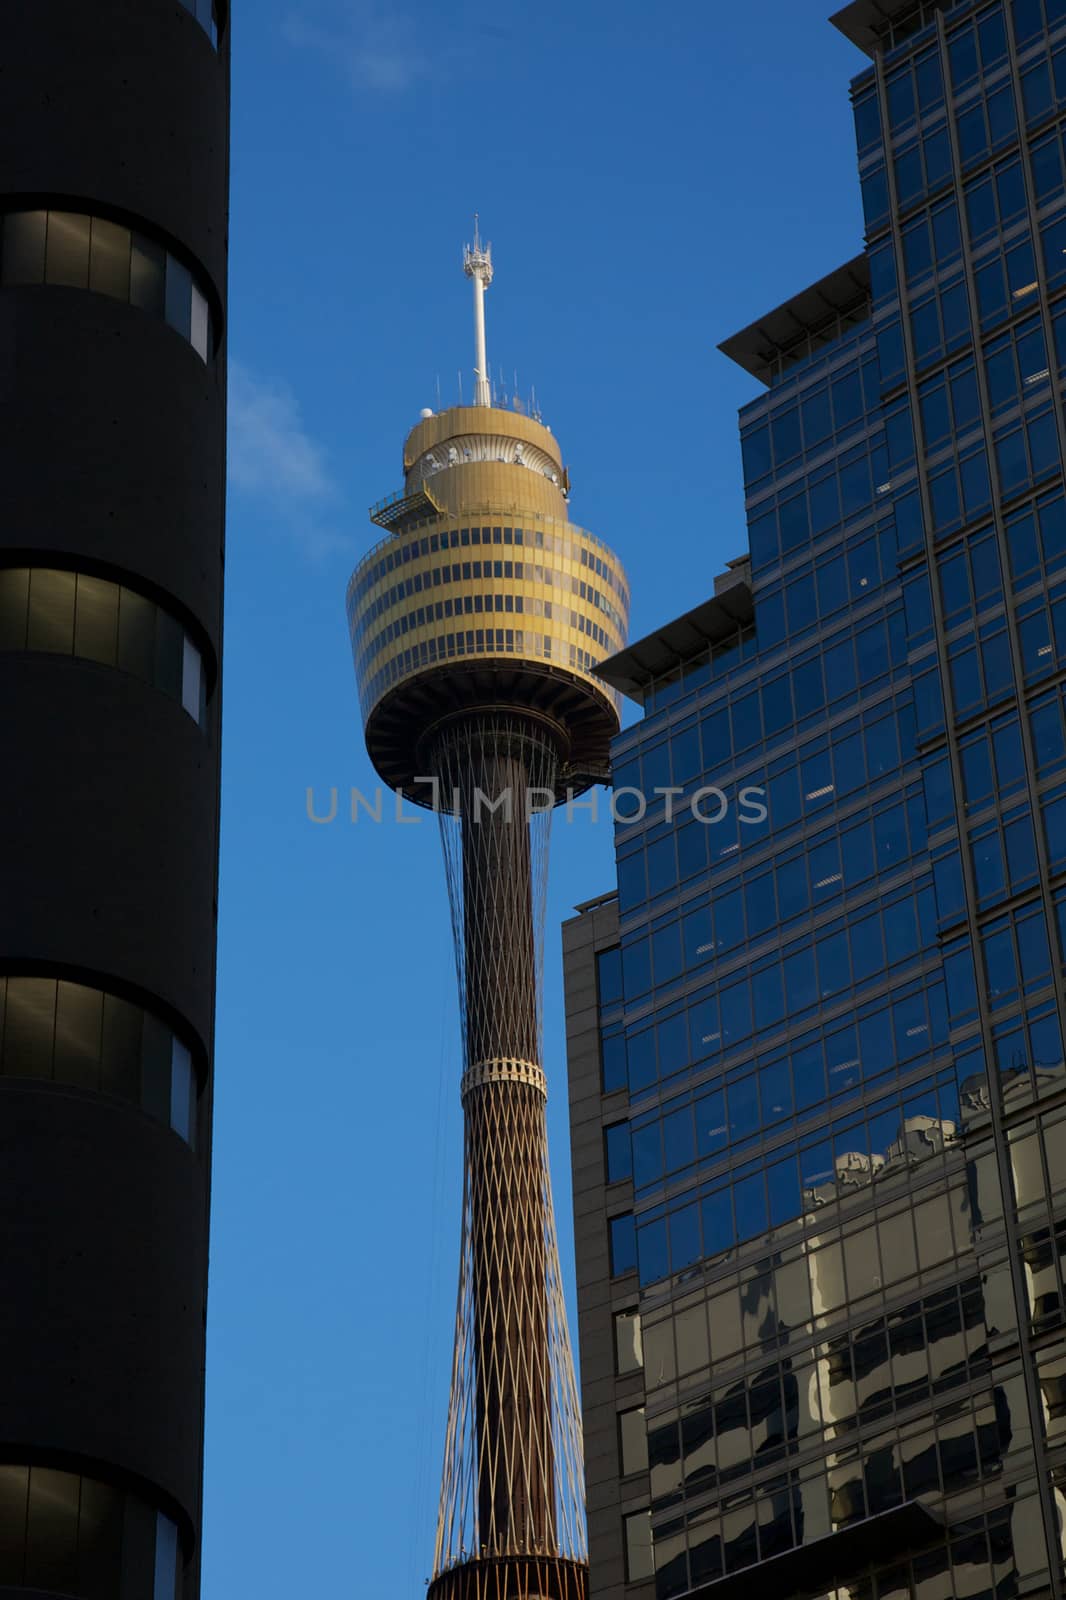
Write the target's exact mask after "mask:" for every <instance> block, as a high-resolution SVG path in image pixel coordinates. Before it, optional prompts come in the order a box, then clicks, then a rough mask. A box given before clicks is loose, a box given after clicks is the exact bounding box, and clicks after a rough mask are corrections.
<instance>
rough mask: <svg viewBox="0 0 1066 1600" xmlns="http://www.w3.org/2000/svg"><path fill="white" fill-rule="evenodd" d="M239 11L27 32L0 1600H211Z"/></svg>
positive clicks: (15, 356)
mask: <svg viewBox="0 0 1066 1600" xmlns="http://www.w3.org/2000/svg"><path fill="white" fill-rule="evenodd" d="M227 10H228V7H224V6H223V5H222V3H221V0H214V3H212V0H138V4H137V5H135V6H131V5H129V4H128V3H127V0H93V3H92V4H85V3H84V0H35V4H34V5H32V6H17V7H9V8H8V10H7V13H6V14H5V16H4V27H3V33H4V41H3V60H2V64H0V509H2V516H0V762H2V765H0V840H2V861H3V867H2V870H0V1284H2V1285H3V1293H2V1296H0V1596H8V1595H11V1596H14V1595H22V1594H33V1595H37V1596H52V1595H57V1596H58V1595H62V1596H67V1597H77V1600H97V1597H99V1600H105V1597H106V1600H178V1597H179V1596H180V1597H181V1600H195V1597H196V1596H197V1595H198V1593H199V1565H200V1519H201V1491H202V1453H203V1401H204V1327H205V1313H206V1291H207V1255H208V1197H209V1174H210V1157H211V1103H212V1036H213V1025H214V989H215V939H216V920H217V899H216V896H217V871H218V815H219V730H220V694H219V666H220V659H221V646H222V570H223V556H224V551H223V544H224V513H225V417H226V361H225V353H226V321H225V314H226V259H227V213H228V187H229V171H228V168H229V26H228V22H229V19H228V15H227Z"/></svg>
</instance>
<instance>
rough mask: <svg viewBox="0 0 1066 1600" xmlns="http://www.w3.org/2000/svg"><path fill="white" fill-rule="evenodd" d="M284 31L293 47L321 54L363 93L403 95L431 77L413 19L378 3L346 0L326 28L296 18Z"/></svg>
mask: <svg viewBox="0 0 1066 1600" xmlns="http://www.w3.org/2000/svg"><path fill="white" fill-rule="evenodd" d="M283 28H284V32H285V37H286V38H287V39H288V40H289V42H290V43H291V44H294V45H298V46H300V47H302V48H305V49H311V50H317V51H319V52H320V53H321V54H322V55H324V56H326V57H327V58H328V59H329V60H330V61H332V62H334V63H335V64H336V65H338V66H339V67H340V68H341V69H342V70H343V71H344V73H345V74H346V75H347V76H348V77H349V78H350V79H351V81H352V83H353V84H354V85H355V87H356V88H359V89H370V90H373V91H375V92H376V93H378V94H402V93H403V91H404V90H406V89H410V88H411V87H412V85H413V84H415V83H417V82H418V81H419V80H420V79H421V78H424V77H427V76H428V74H429V72H430V68H431V61H430V57H429V55H428V54H427V53H426V51H425V50H424V49H423V47H422V45H421V44H420V42H419V37H418V31H417V29H416V28H415V24H414V22H413V21H412V19H411V18H410V17H408V16H405V15H404V14H403V13H402V12H400V11H398V10H397V9H396V8H395V6H391V5H381V4H376V3H375V0H344V3H343V4H342V5H340V6H338V7H336V8H335V9H334V11H333V14H332V18H331V20H329V21H327V22H325V23H317V22H308V21H307V20H306V19H305V18H304V17H301V16H298V15H297V14H296V13H295V12H290V14H289V15H288V17H287V18H286V19H285V22H284V24H283Z"/></svg>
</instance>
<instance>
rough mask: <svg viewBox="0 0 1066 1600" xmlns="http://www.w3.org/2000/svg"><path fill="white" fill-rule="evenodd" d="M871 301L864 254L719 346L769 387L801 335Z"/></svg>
mask: <svg viewBox="0 0 1066 1600" xmlns="http://www.w3.org/2000/svg"><path fill="white" fill-rule="evenodd" d="M869 298H870V263H869V260H868V258H867V256H866V253H865V251H864V252H863V253H862V254H860V255H857V256H853V257H852V259H851V260H850V261H846V262H845V263H844V265H843V266H840V267H836V268H834V270H833V271H832V272H829V273H827V274H826V276H825V277H824V278H819V279H818V281H817V283H812V284H810V285H809V286H808V287H807V288H806V289H801V290H800V291H799V293H798V294H794V295H792V296H791V297H790V298H789V299H788V300H786V301H784V302H783V304H781V305H779V306H776V307H775V308H774V310H773V311H768V312H767V313H766V314H765V316H761V317H759V318H757V319H756V321H755V322H752V323H749V325H748V326H747V327H746V328H742V329H741V330H740V332H739V333H734V334H733V335H732V336H731V337H730V338H728V339H723V341H722V343H721V344H720V345H719V346H718V348H719V350H721V352H722V354H723V355H726V356H728V357H729V359H730V360H731V361H735V362H736V363H737V365H738V366H739V367H743V369H744V371H745V372H750V373H751V375H752V377H753V378H758V379H759V381H760V382H761V383H769V381H770V376H771V373H772V371H773V365H774V362H775V360H776V359H777V358H778V357H779V356H780V355H782V354H784V353H787V351H788V350H789V349H791V348H792V347H793V346H794V345H795V344H797V343H798V341H799V340H800V339H802V338H803V337H804V335H806V334H811V333H816V332H817V331H818V330H819V329H820V328H824V327H825V325H826V323H827V322H829V321H832V320H833V319H835V318H837V317H840V316H845V315H847V313H848V312H851V311H854V310H856V309H857V308H858V307H859V306H861V305H863V304H864V303H866V302H868V301H869Z"/></svg>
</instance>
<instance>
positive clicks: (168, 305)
mask: <svg viewBox="0 0 1066 1600" xmlns="http://www.w3.org/2000/svg"><path fill="white" fill-rule="evenodd" d="M42 283H43V284H50V285H54V286H58V287H62V288H68V289H84V290H88V291H90V292H92V293H94V294H103V295H107V296H108V297H109V298H111V299H113V300H120V301H122V302H123V303H124V304H127V305H132V306H137V307H138V309H140V310H142V311H146V312H147V313H148V314H149V315H150V316H152V317H156V318H158V319H159V320H161V321H162V320H165V321H166V322H168V323H169V324H170V326H171V327H172V328H174V329H175V331H176V332H178V333H180V334H181V336H182V338H183V339H185V340H186V342H187V343H189V344H191V345H192V347H193V349H194V350H195V351H196V353H197V355H198V356H199V357H200V359H201V360H202V361H204V362H206V361H208V360H209V359H210V357H211V355H212V353H213V348H214V335H213V330H212V325H211V308H210V302H209V300H208V297H207V294H206V292H205V289H204V286H203V285H202V284H201V283H199V282H198V281H197V278H196V275H195V274H194V272H193V271H192V270H191V269H190V268H189V267H188V266H187V265H186V263H185V262H183V261H179V260H178V258H177V256H175V255H172V254H170V253H169V252H168V251H167V250H166V249H165V248H164V246H163V245H162V244H159V243H158V242H157V241H156V240H154V239H151V238H149V237H147V236H146V235H145V234H142V233H136V232H131V231H130V229H129V228H124V227H121V226H120V225H119V224H117V223H113V222H108V221H107V220H106V219H105V218H102V217H90V216H88V215H86V214H84V213H82V212H75V211H10V212H7V213H6V214H0V288H16V287H21V286H23V285H26V284H42Z"/></svg>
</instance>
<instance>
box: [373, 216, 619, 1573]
mask: <svg viewBox="0 0 1066 1600" xmlns="http://www.w3.org/2000/svg"><path fill="white" fill-rule="evenodd" d="M464 267H465V270H466V272H467V275H468V276H469V277H471V278H472V280H473V286H474V303H475V335H476V350H477V366H476V371H475V377H476V388H475V398H476V400H477V402H478V403H477V404H475V405H473V406H458V407H454V408H452V409H450V410H448V411H444V412H442V413H440V414H439V415H434V414H432V413H430V412H423V415H422V420H421V421H420V422H419V423H418V425H417V426H416V427H415V428H414V429H413V431H412V432H411V433H410V434H409V436H408V438H407V441H406V443H405V446H404V457H403V468H404V486H403V489H402V490H401V491H400V492H399V493H398V494H394V495H392V496H390V497H389V498H388V499H387V500H385V501H383V502H381V504H379V505H378V506H376V507H375V508H374V509H373V510H372V512H371V517H372V519H373V521H374V522H375V523H377V524H378V525H379V526H380V527H382V528H384V529H386V530H387V536H386V537H385V538H384V539H383V540H382V541H381V542H380V543H379V544H377V545H375V546H374V548H373V549H372V550H371V551H370V552H369V554H368V555H367V556H366V557H365V558H364V559H363V561H362V562H361V563H360V564H359V566H358V567H357V568H356V571H355V573H354V574H353V576H352V579H351V582H350V584H349V587H348V596H347V603H348V622H349V627H350V631H351V639H352V650H353V654H354V659H355V670H356V678H357V681H358V686H359V696H360V702H361V707H362V713H363V719H364V727H365V734H366V741H367V746H368V749H369V752H370V755H371V758H372V760H373V761H374V764H375V766H376V768H377V770H378V772H379V774H380V775H381V777H382V779H383V780H384V781H385V782H386V783H388V784H389V785H390V786H392V787H393V788H395V789H397V790H398V791H401V792H402V793H403V794H405V795H406V796H407V797H408V798H409V799H411V800H412V801H414V802H416V803H418V804H421V805H424V806H428V807H430V808H432V809H433V810H435V811H436V812H437V816H438V820H439V823H440V829H441V836H442V841H443V846H444V857H445V866H446V874H447V879H448V892H449V899H450V905H451V915H452V928H453V932H454V936H455V949H456V966H457V973H458V980H459V998H460V1016H461V1023H462V1031H463V1066H464V1071H463V1077H462V1082H461V1085H460V1092H461V1096H462V1102H463V1108H464V1195H463V1214H462V1243H461V1251H460V1271H459V1296H458V1306H457V1313H456V1333H455V1355H454V1361H453V1368H452V1385H451V1400H450V1407H449V1413H448V1426H447V1434H446V1443H445V1460H444V1471H443V1481H442V1486H441V1500H440V1514H439V1518H438V1525H437V1536H436V1547H435V1552H434V1568H433V1579H432V1582H431V1585H430V1600H584V1596H585V1594H586V1592H587V1566H586V1546H585V1523H584V1507H583V1468H582V1456H581V1424H580V1410H579V1406H578V1398H577V1392H576V1387H575V1381H574V1370H573V1359H572V1355H571V1348H570V1340H569V1334H568V1331H567V1325H566V1311H565V1304H564V1295H563V1287H562V1283H561V1280H560V1269H559V1258H558V1248H557V1244H556V1233H555V1220H554V1213H553V1207H552V1194H551V1182H550V1177H549V1170H548V1150H547V1133H546V1125H545V1100H546V1094H547V1083H546V1078H545V1073H544V1067H543V1059H542V1039H541V1003H540V989H541V984H540V975H541V966H542V951H543V930H544V905H545V891H546V884H547V865H548V836H549V829H550V819H551V812H552V809H553V807H554V806H555V805H557V804H558V803H559V802H560V801H561V800H563V799H565V798H566V796H567V794H568V792H570V793H575V794H576V793H580V792H582V791H583V790H585V789H587V788H588V787H589V786H590V785H591V784H593V783H596V782H601V781H603V780H605V779H606V778H607V776H608V771H609V766H608V763H609V746H610V740H611V738H612V736H613V735H614V734H615V733H616V732H617V729H618V705H617V700H616V697H615V693H614V691H613V690H612V689H610V688H609V687H608V686H607V685H606V684H604V683H603V682H602V680H600V679H598V678H597V677H596V675H595V671H594V669H595V666H596V664H597V663H598V662H599V661H600V660H602V659H603V658H604V657H605V656H608V655H611V654H613V653H615V652H616V651H618V650H620V649H622V648H623V647H624V645H625V642H626V630H627V624H628V613H629V591H628V585H627V582H626V577H625V573H624V571H623V569H622V566H621V564H620V563H619V561H618V560H617V558H616V557H615V556H614V555H613V554H612V553H611V551H610V550H609V549H608V548H607V546H606V545H604V544H602V543H601V542H600V540H598V539H597V538H595V537H594V536H593V535H592V534H590V533H586V532H585V531H583V530H582V529H581V528H578V527H576V526H575V525H574V524H573V523H571V521H570V519H569V516H568V507H567V500H568V493H569V479H568V476H567V473H566V469H565V467H564V466H563V461H562V457H561V455H560V452H559V446H558V444H557V443H556V440H555V438H554V436H553V434H552V432H551V430H550V429H549V428H547V427H545V426H543V425H542V424H541V423H540V422H539V421H537V420H535V419H534V418H533V417H531V416H528V415H524V414H521V413H519V412H517V411H509V410H507V409H505V408H503V407H500V406H495V405H492V404H491V403H490V400H491V387H490V384H489V381H488V376H487V373H488V367H487V361H486V356H485V323H484V294H485V290H486V289H487V287H488V285H489V283H490V282H491V281H492V255H491V249H490V247H489V246H487V245H484V246H483V245H482V243H481V241H480V239H479V238H478V237H477V235H476V234H475V243H474V245H473V246H471V247H468V248H467V251H466V254H465V258H464Z"/></svg>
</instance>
